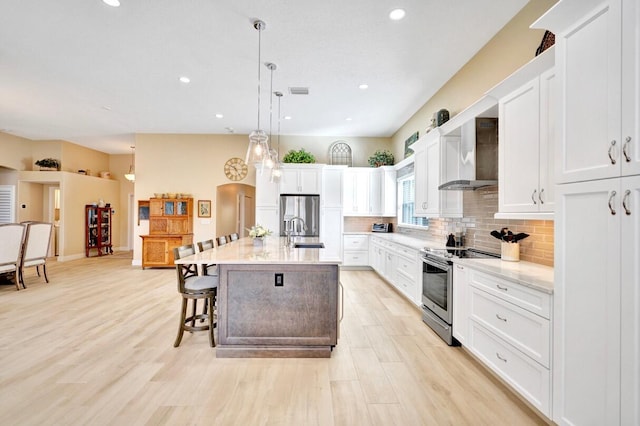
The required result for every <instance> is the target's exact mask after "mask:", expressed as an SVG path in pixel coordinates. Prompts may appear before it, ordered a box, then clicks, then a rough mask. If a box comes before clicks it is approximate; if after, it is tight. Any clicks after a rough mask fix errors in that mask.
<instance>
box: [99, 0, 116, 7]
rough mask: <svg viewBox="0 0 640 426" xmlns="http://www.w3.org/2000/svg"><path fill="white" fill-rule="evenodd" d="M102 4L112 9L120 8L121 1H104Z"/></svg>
mask: <svg viewBox="0 0 640 426" xmlns="http://www.w3.org/2000/svg"><path fill="white" fill-rule="evenodd" d="M102 3H104V4H106V5H107V6H111V7H118V6H120V1H118V0H102Z"/></svg>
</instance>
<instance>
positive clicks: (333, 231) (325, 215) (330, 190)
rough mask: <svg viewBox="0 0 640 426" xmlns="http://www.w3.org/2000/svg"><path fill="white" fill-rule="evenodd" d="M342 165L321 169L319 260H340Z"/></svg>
mask: <svg viewBox="0 0 640 426" xmlns="http://www.w3.org/2000/svg"><path fill="white" fill-rule="evenodd" d="M344 168H345V167H343V166H325V167H324V168H323V169H322V188H321V194H320V203H321V209H320V241H322V242H323V243H324V249H321V250H320V259H321V260H339V261H342V229H343V217H342V173H343V170H344Z"/></svg>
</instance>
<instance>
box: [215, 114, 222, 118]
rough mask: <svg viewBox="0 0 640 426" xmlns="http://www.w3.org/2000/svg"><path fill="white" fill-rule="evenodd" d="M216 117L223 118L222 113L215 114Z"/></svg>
mask: <svg viewBox="0 0 640 426" xmlns="http://www.w3.org/2000/svg"><path fill="white" fill-rule="evenodd" d="M216 118H224V115H222V114H216Z"/></svg>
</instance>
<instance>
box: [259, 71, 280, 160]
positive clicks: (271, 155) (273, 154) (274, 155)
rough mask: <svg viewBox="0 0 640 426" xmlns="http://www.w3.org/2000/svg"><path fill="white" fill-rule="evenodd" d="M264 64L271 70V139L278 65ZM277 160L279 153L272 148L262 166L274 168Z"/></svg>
mask: <svg viewBox="0 0 640 426" xmlns="http://www.w3.org/2000/svg"><path fill="white" fill-rule="evenodd" d="M264 65H265V66H266V67H267V69H268V70H269V71H271V85H270V86H269V139H271V138H272V136H271V131H272V129H273V72H274V71H275V70H277V69H278V66H277V65H276V64H274V63H273V62H265V64H264ZM276 162H278V153H277V152H276V150H275V149H273V148H271V149H269V152H268V153H267V156H266V158H265V161H264V162H263V163H262V167H263V168H264V167H267V168H268V169H273V166H274V165H275V163H276Z"/></svg>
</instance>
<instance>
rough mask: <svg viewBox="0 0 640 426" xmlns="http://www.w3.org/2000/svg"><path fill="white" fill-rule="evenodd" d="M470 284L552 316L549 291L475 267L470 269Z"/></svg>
mask: <svg viewBox="0 0 640 426" xmlns="http://www.w3.org/2000/svg"><path fill="white" fill-rule="evenodd" d="M469 284H470V285H471V286H473V287H476V288H479V289H481V290H484V291H486V292H488V293H491V294H493V295H494V296H497V297H499V298H501V299H504V300H507V301H509V302H511V303H513V304H515V305H518V306H520V307H521V308H524V309H526V310H527V311H529V312H533V313H534V314H537V315H540V316H542V317H544V318H547V319H549V318H550V313H551V295H549V294H547V293H543V292H541V291H537V290H534V289H532V288H528V287H525V286H523V285H520V284H517V283H515V282H513V281H508V280H505V279H502V278H498V277H495V276H493V275H489V274H485V273H484V272H480V271H476V270H474V269H469Z"/></svg>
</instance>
